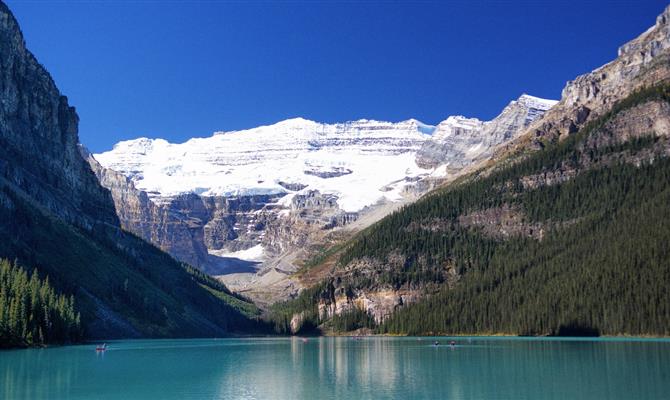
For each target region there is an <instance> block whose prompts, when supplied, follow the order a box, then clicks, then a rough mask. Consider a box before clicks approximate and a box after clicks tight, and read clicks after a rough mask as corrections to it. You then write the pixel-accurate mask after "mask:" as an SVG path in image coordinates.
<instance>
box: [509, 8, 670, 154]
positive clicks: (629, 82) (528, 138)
mask: <svg viewBox="0 0 670 400" xmlns="http://www.w3.org/2000/svg"><path fill="white" fill-rule="evenodd" d="M669 18H670V7H668V8H666V9H665V10H664V11H663V13H662V14H661V15H659V16H658V18H657V19H656V24H655V25H654V26H652V27H651V28H649V29H648V30H647V31H646V32H644V33H643V34H642V35H640V36H638V37H637V38H635V39H633V40H631V41H630V42H628V43H626V44H624V45H623V46H621V47H620V48H619V50H618V57H617V58H616V59H614V60H613V61H611V62H609V63H607V64H605V65H603V66H602V67H600V68H598V69H595V70H594V71H592V72H589V73H588V74H584V75H581V76H579V77H577V78H576V79H574V80H573V81H570V82H568V83H567V85H566V86H565V88H564V89H563V93H562V95H561V100H560V101H559V102H558V103H557V104H556V105H555V106H554V107H553V108H552V109H551V110H550V111H549V112H547V114H546V115H545V117H544V118H542V120H540V121H538V122H537V123H535V124H532V125H531V126H530V127H529V129H528V132H527V133H524V135H522V137H521V139H520V143H521V144H522V146H523V147H529V146H530V147H532V148H541V147H543V146H544V145H543V143H542V142H543V141H544V140H556V139H558V138H564V137H565V136H567V135H569V134H571V133H575V132H577V131H578V130H579V128H581V127H582V126H584V124H586V123H587V122H589V121H592V120H594V119H595V118H597V117H599V116H601V115H603V113H605V112H607V111H608V110H609V109H610V108H611V107H612V105H613V104H615V103H616V102H617V101H620V100H621V99H623V98H625V97H627V96H628V95H630V94H631V93H633V92H634V91H636V90H638V89H640V88H643V87H649V86H653V85H656V84H658V83H660V82H664V81H667V80H668V79H670V68H668V65H670V52H668V51H667V49H668V48H669V47H670V20H669ZM516 146H517V144H516V143H514V142H512V143H510V145H509V146H508V147H507V149H511V148H515V147H516Z"/></svg>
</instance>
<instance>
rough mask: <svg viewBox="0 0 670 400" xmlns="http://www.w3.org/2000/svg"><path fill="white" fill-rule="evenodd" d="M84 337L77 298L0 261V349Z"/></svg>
mask: <svg viewBox="0 0 670 400" xmlns="http://www.w3.org/2000/svg"><path fill="white" fill-rule="evenodd" d="M81 337H82V330H81V321H80V315H79V313H78V312H77V310H76V307H75V302H74V297H73V296H70V297H66V296H64V295H62V294H58V293H56V291H55V290H54V289H53V287H51V285H50V284H49V278H48V277H47V278H44V279H41V278H40V276H39V274H38V271H37V270H33V272H32V273H31V274H30V275H28V273H27V272H26V271H24V270H23V269H21V268H20V267H18V266H17V265H14V264H12V263H10V262H9V261H7V260H3V259H0V347H16V346H34V345H44V344H47V343H69V342H75V341H77V340H79V339H81Z"/></svg>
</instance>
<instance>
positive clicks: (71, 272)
mask: <svg viewBox="0 0 670 400" xmlns="http://www.w3.org/2000/svg"><path fill="white" fill-rule="evenodd" d="M0 100H1V101H0V257H4V258H7V259H10V260H17V265H18V266H20V267H22V268H26V269H28V270H29V271H32V270H33V268H36V269H37V270H38V271H39V277H40V278H41V279H45V277H46V276H48V278H49V282H50V287H52V288H53V289H54V290H55V291H57V292H58V293H60V294H61V295H63V296H66V297H67V298H70V296H74V304H75V306H74V307H75V308H76V312H79V313H81V327H82V329H83V334H84V336H85V337H88V338H91V337H129V336H213V335H222V334H226V333H229V332H232V331H249V330H253V329H256V328H257V323H256V322H255V320H254V319H253V318H251V319H250V318H249V317H250V314H255V312H256V311H255V309H254V307H253V305H251V304H249V303H248V302H246V301H244V300H243V299H240V298H237V297H235V296H234V295H233V294H232V293H231V292H229V291H228V290H227V289H226V288H225V287H224V286H223V285H221V284H219V283H218V282H216V281H214V280H212V279H210V278H208V277H206V276H205V275H203V274H201V273H199V272H196V271H193V270H192V269H190V268H189V267H187V266H185V265H183V264H181V263H178V262H177V261H175V260H174V259H173V258H171V257H170V256H169V255H167V254H165V253H163V252H161V251H160V250H158V249H157V248H156V247H154V246H152V245H150V244H147V243H145V242H144V241H142V240H141V239H139V238H137V237H136V236H134V235H132V234H130V233H127V232H125V231H123V230H122V229H121V228H120V225H119V221H118V218H117V216H116V214H115V210H114V204H113V201H112V198H111V196H110V194H109V192H108V191H107V190H106V189H104V188H103V187H101V186H100V184H99V183H98V181H97V179H96V177H95V175H94V173H93V172H92V171H91V169H90V166H89V165H88V163H87V162H86V161H85V160H84V159H83V157H82V156H81V154H80V151H79V148H78V141H79V139H78V134H77V125H78V117H77V114H76V112H75V110H74V108H73V107H70V106H69V105H68V102H67V98H66V97H64V96H62V95H61V94H60V92H59V91H58V89H57V88H56V86H55V84H54V82H53V80H52V79H51V77H50V76H49V74H48V72H47V71H46V70H45V69H44V68H43V67H42V66H41V65H40V64H39V63H38V62H37V60H36V59H35V57H34V56H33V55H32V54H31V53H30V52H29V51H28V50H27V49H26V47H25V42H24V39H23V36H22V34H21V31H20V29H19V27H18V25H17V22H16V20H15V19H14V17H13V15H12V14H11V12H10V11H9V9H8V8H7V6H6V5H5V4H3V3H0ZM21 276H22V275H20V274H15V273H10V274H9V275H8V278H7V279H8V280H14V279H23V278H21ZM13 284H14V283H11V284H10V285H13ZM5 295H7V296H10V295H11V293H9V294H7V293H6V294H5ZM43 333H44V334H46V332H43ZM21 335H22V333H16V332H15V337H14V339H17V338H18V339H17V340H20V339H21V338H20V336H21ZM44 338H45V340H44V341H49V337H48V336H45V337H44ZM14 339H12V340H14ZM33 340H34V338H33ZM9 341H10V339H8V338H4V337H3V343H6V342H9ZM38 342H39V341H38Z"/></svg>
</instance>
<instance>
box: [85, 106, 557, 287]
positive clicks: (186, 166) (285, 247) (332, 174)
mask: <svg viewBox="0 0 670 400" xmlns="http://www.w3.org/2000/svg"><path fill="white" fill-rule="evenodd" d="M554 103H555V102H554V101H551V100H544V99H539V98H537V97H532V96H528V95H523V96H521V97H520V98H519V99H518V100H515V101H512V102H510V103H509V105H508V106H507V107H505V109H504V110H503V111H502V112H501V114H500V115H499V116H498V117H496V118H495V119H493V120H491V121H480V120H478V119H476V118H466V117H462V116H452V117H449V118H447V119H446V120H444V121H442V122H440V123H439V124H438V125H436V126H432V125H427V124H424V123H421V122H419V121H417V120H414V119H410V120H407V121H402V122H398V123H391V122H381V121H373V120H358V121H352V122H346V123H338V124H323V123H318V122H314V121H309V120H305V119H302V118H294V119H289V120H286V121H281V122H278V123H276V124H274V125H269V126H261V127H257V128H252V129H248V130H241V131H233V132H217V133H215V134H213V135H212V136H210V137H206V138H193V139H190V140H188V141H186V142H184V143H169V142H167V141H165V140H163V139H147V138H140V139H135V140H129V141H124V142H120V143H118V144H116V145H115V146H114V148H113V149H112V150H110V151H108V152H105V153H101V154H96V155H95V156H94V158H93V157H89V162H90V163H91V165H92V167H93V169H94V171H96V174H97V175H98V177H99V179H100V182H101V183H102V184H103V186H105V187H107V188H109V189H110V191H111V192H112V196H113V198H114V201H115V204H116V208H117V214H118V215H119V219H120V220H121V222H122V224H123V225H124V228H126V229H128V230H130V231H132V232H135V233H136V234H138V235H140V236H141V237H143V238H145V239H146V240H148V241H151V242H152V243H154V244H156V245H157V246H159V247H161V248H162V249H163V250H165V251H168V252H169V253H170V254H172V255H173V256H175V257H176V258H178V259H180V260H183V261H186V262H188V263H191V264H193V265H196V266H199V267H201V268H203V269H204V270H206V271H208V272H210V273H213V274H217V275H221V274H226V277H225V282H226V284H228V285H229V286H231V287H232V288H234V289H236V290H240V289H244V288H245V287H248V285H253V284H256V285H257V286H258V285H261V286H262V285H271V284H274V283H276V282H278V281H281V280H282V279H283V278H285V277H286V276H287V274H289V273H290V272H291V271H293V270H295V266H294V264H293V263H292V262H291V261H286V260H287V258H286V257H285V256H286V255H287V254H289V255H291V257H289V258H288V259H289V260H292V259H293V257H295V253H296V249H307V248H309V247H310V246H312V245H314V244H315V243H318V242H320V241H322V240H327V239H326V236H325V235H327V234H328V232H330V231H331V230H332V229H333V228H339V227H342V226H347V225H348V226H353V227H354V228H351V229H354V230H355V229H361V228H362V227H364V226H366V225H367V224H370V223H372V222H374V221H376V220H377V219H379V218H381V217H383V216H384V215H385V214H386V213H387V212H389V211H390V210H392V209H393V208H394V207H395V206H396V205H398V204H402V203H405V202H407V201H411V200H413V199H415V198H416V197H417V196H419V195H421V194H423V193H425V192H426V191H427V190H429V189H430V188H431V187H433V186H434V185H435V184H436V182H440V181H441V180H443V179H445V178H448V177H449V176H450V175H451V174H455V173H457V172H458V171H460V170H462V169H463V168H465V167H467V166H468V165H471V164H473V163H475V162H477V161H479V160H483V159H486V158H488V157H490V156H491V154H492V151H493V150H494V149H495V148H496V147H497V146H498V145H500V144H503V143H506V142H507V141H509V140H512V139H513V138H515V137H516V136H517V135H518V134H520V133H521V132H522V131H523V130H524V128H526V127H527V126H528V125H529V124H530V123H531V122H533V121H535V120H536V119H538V118H539V117H541V116H542V115H543V113H544V112H545V111H546V110H548V109H549V108H551V107H552V106H553V104H554ZM353 221H357V222H356V224H351V223H352V222H353ZM230 259H235V260H237V261H239V260H240V259H241V260H246V261H248V262H253V263H259V262H260V263H261V264H260V267H259V265H254V266H252V267H249V265H248V264H245V266H244V267H240V264H239V263H237V261H236V263H233V264H230V262H229V261H230ZM222 260H223V261H225V262H222ZM231 265H232V267H231ZM233 272H240V273H233ZM254 273H257V274H256V275H253V274H254ZM252 275H253V276H255V277H256V278H253V277H251V278H250V276H252ZM259 282H260V283H259ZM282 290H283V289H282Z"/></svg>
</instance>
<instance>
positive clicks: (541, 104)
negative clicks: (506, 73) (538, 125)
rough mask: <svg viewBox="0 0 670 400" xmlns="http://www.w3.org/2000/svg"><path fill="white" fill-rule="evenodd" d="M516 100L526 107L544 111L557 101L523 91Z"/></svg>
mask: <svg viewBox="0 0 670 400" xmlns="http://www.w3.org/2000/svg"><path fill="white" fill-rule="evenodd" d="M516 102H517V103H520V104H522V105H524V106H526V107H527V108H536V109H538V110H544V111H547V110H549V109H550V108H551V107H553V106H554V105H555V104H556V103H558V101H557V100H549V99H543V98H541V97H535V96H531V95H529V94H526V93H523V94H522V95H521V96H519V98H518V99H517V100H516Z"/></svg>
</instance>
